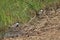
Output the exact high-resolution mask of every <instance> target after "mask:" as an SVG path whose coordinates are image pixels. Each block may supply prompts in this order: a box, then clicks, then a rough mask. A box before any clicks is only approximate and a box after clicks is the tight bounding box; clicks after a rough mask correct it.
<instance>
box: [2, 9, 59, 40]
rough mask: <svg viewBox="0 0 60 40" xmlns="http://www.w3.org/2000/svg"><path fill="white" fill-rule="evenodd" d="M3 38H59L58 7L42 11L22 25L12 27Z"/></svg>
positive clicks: (24, 39)
mask: <svg viewBox="0 0 60 40" xmlns="http://www.w3.org/2000/svg"><path fill="white" fill-rule="evenodd" d="M7 34H8V35H7V36H6V35H5V37H4V39H3V40H60V8H59V9H57V10H48V11H44V12H43V13H42V14H40V15H39V16H37V17H36V18H35V19H34V20H32V22H31V23H29V24H27V25H26V26H24V27H17V28H12V29H11V30H9V31H8V33H7Z"/></svg>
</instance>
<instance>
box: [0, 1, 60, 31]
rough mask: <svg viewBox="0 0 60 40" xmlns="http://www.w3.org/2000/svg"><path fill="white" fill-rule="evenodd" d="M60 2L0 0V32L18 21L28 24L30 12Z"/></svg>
mask: <svg viewBox="0 0 60 40" xmlns="http://www.w3.org/2000/svg"><path fill="white" fill-rule="evenodd" d="M54 2H60V0H44V1H42V0H0V30H3V29H4V28H6V27H8V25H10V24H13V23H15V22H17V21H19V22H21V23H27V22H28V21H29V20H30V18H31V15H30V12H29V10H36V11H38V10H40V9H43V8H44V7H45V6H46V5H49V4H52V3H54Z"/></svg>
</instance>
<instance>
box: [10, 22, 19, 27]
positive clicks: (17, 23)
mask: <svg viewBox="0 0 60 40" xmlns="http://www.w3.org/2000/svg"><path fill="white" fill-rule="evenodd" d="M19 25H20V23H19V22H16V23H14V24H13V25H10V26H9V28H17V27H19Z"/></svg>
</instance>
